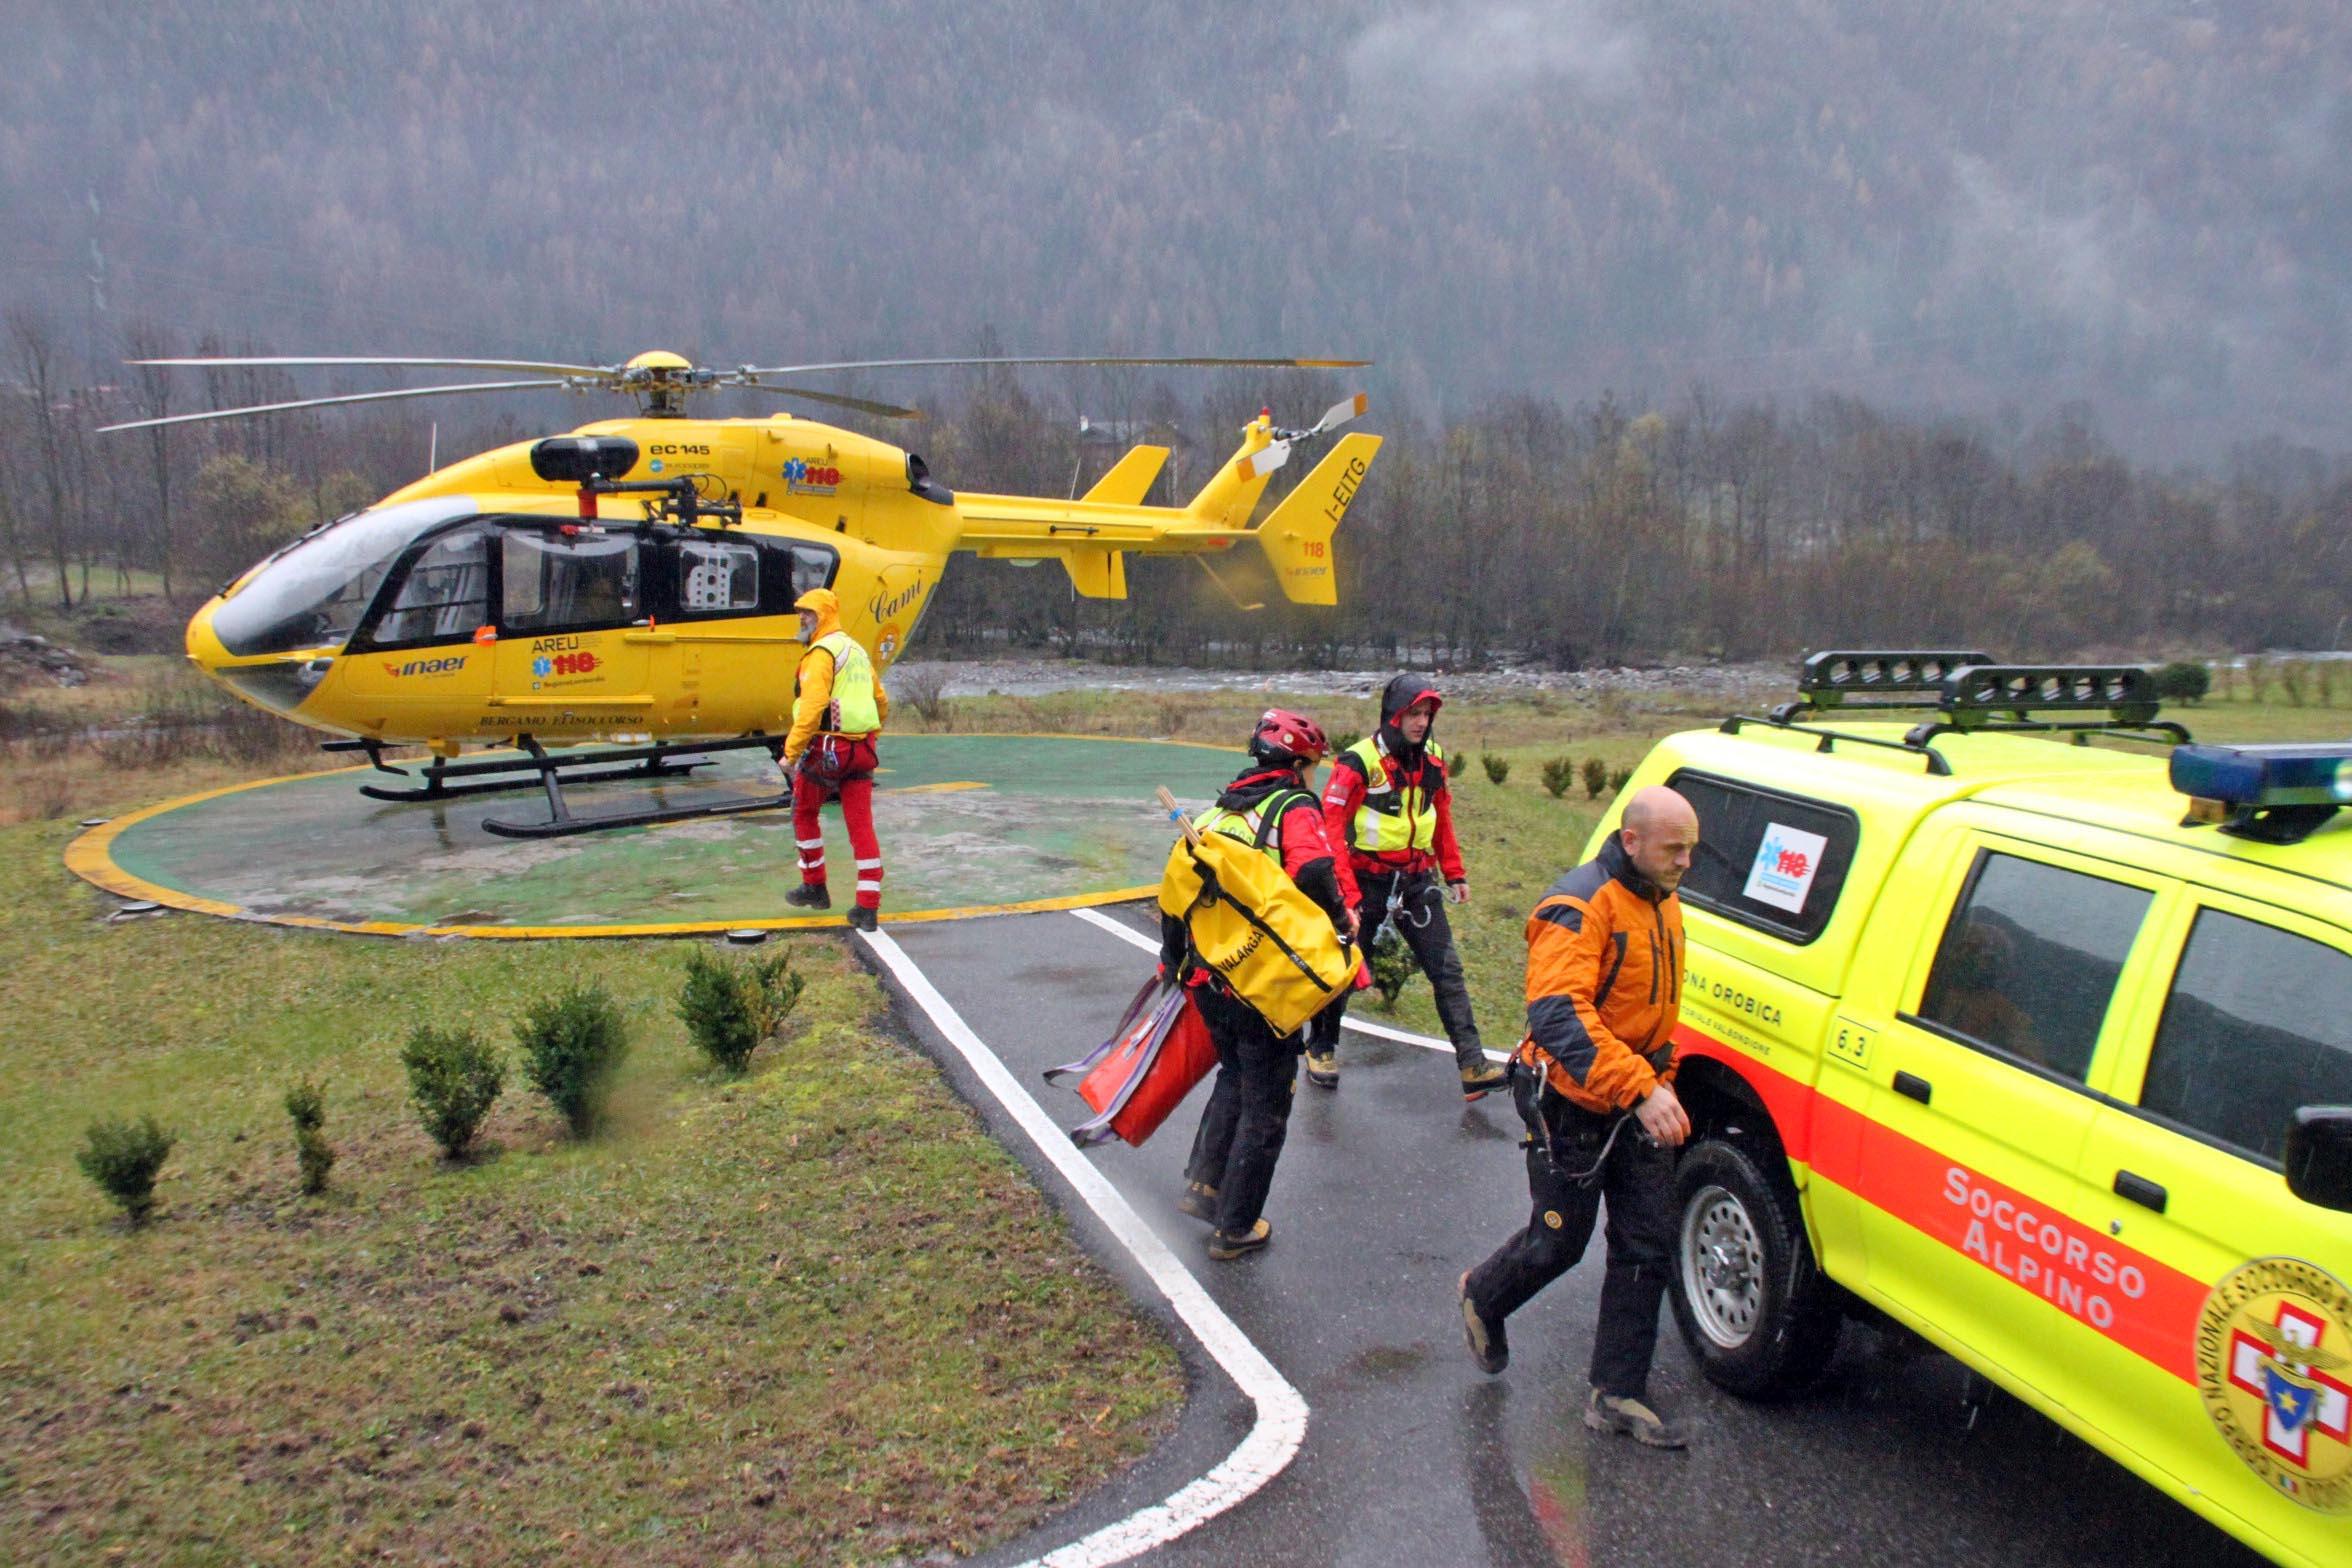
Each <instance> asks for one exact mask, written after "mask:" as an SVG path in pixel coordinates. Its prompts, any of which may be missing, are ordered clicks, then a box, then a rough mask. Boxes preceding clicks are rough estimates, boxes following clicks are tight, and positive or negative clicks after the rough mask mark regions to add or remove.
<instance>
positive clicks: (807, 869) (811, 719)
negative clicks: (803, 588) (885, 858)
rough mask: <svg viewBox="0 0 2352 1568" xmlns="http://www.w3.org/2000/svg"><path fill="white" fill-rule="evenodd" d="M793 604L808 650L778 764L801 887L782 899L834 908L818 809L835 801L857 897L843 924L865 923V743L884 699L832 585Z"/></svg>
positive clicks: (871, 915) (868, 852)
mask: <svg viewBox="0 0 2352 1568" xmlns="http://www.w3.org/2000/svg"><path fill="white" fill-rule="evenodd" d="M792 607H793V608H794V609H795V610H798V611H799V612H800V632H801V635H802V636H803V637H805V638H806V639H807V640H808V650H807V651H806V652H805V653H803V654H802V655H801V656H800V668H799V669H798V670H797V671H795V672H794V674H793V677H792V731H791V733H790V734H789V735H787V736H786V737H785V739H784V768H785V771H786V774H787V775H788V776H790V777H791V778H792V838H793V842H794V843H795V844H796V845H797V846H798V847H799V849H800V886H798V887H796V888H794V889H793V890H792V891H791V892H789V893H787V894H785V895H784V902H785V903H787V904H791V905H793V906H794V907H795V908H799V909H830V908H832V907H833V895H832V893H831V892H830V890H828V889H827V887H826V885H825V834H824V830H823V829H822V828H821V827H820V826H819V825H818V822H817V808H818V807H819V806H822V805H823V804H824V803H825V802H826V801H827V800H839V801H840V802H841V820H842V824H843V825H844V826H846V827H847V828H848V829H849V849H850V853H851V854H852V855H854V856H855V857H856V858H857V896H856V898H855V899H854V900H853V901H852V903H851V905H850V910H849V923H850V924H851V925H853V926H855V927H857V929H859V930H860V931H871V930H873V929H874V922H875V919H876V917H877V916H878V915H879V913H880V912H881V909H882V845H881V843H880V841H879V840H877V839H876V838H875V837H874V765H875V758H874V742H875V740H876V739H878V738H879V737H880V735H881V733H882V722H883V720H885V719H887V718H888V717H889V716H890V697H889V694H888V693H886V692H885V691H883V689H882V682H881V681H880V680H879V679H878V678H877V677H876V676H875V674H874V661H873V660H872V659H871V658H869V657H867V655H866V650H865V649H864V648H863V647H861V646H860V645H859V644H858V642H857V640H856V639H855V638H853V637H851V636H850V635H849V633H847V632H845V631H843V630H842V629H841V601H840V600H839V599H837V598H835V597H834V595H833V591H832V590H831V589H829V588H811V589H810V590H809V591H808V592H807V593H804V594H802V595H801V596H800V597H799V598H798V599H796V600H794V601H793V605H792ZM795 767H797V769H798V772H797V773H794V771H793V770H794V769H795Z"/></svg>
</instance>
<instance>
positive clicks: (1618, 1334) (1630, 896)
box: [1461, 786, 1699, 1448]
mask: <svg viewBox="0 0 2352 1568" xmlns="http://www.w3.org/2000/svg"><path fill="white" fill-rule="evenodd" d="M1698 842H1699V819H1698V814H1697V813H1696V812H1694V811H1693V810H1692V809H1691V805H1690V802H1689V801H1687V800H1685V799H1683V797H1682V796H1681V795H1679V794H1677V793H1675V792H1674V791H1673V790H1670V789H1665V788H1661V787H1656V786H1653V787H1651V788H1649V789H1645V790H1642V791H1640V792H1639V793H1638V794H1636V795H1635V796H1634V797H1633V799H1631V800H1630V801H1628V802H1626V805H1625V816H1624V819H1623V825H1622V826H1621V827H1620V828H1619V829H1618V831H1617V832H1616V833H1614V834H1612V835H1610V837H1609V840H1608V842H1607V843H1605V844H1603V845H1602V846H1601V852H1600V854H1598V855H1597V856H1595V857H1594V858H1593V859H1591V860H1589V861H1587V862H1585V863H1584V864H1583V865H1581V866H1578V867H1577V868H1576V869H1575V870H1573V871H1570V872H1569V873H1568V874H1567V875H1565V876H1563V877H1562V878H1560V880H1559V881H1557V882H1555V883H1553V884H1552V886H1551V888H1550V890H1549V891H1547V892H1546V893H1545V894H1544V896H1543V898H1542V899H1541V900H1540V901H1539V902H1538V903H1537V904H1536V906H1535V913H1534V914H1532V915H1530V916H1529V917H1528V920H1527V1038H1526V1039H1525V1040H1523V1041H1521V1042H1520V1045H1519V1049H1518V1050H1517V1052H1515V1053H1514V1054H1513V1055H1512V1058H1511V1098H1512V1099H1513V1101H1514V1102H1516V1104H1517V1106H1518V1109H1519V1114H1520V1116H1521V1118H1522V1119H1524V1120H1525V1121H1526V1123H1527V1130H1528V1136H1527V1140H1526V1147H1527V1189H1528V1192H1529V1193H1530V1195H1531V1196H1532V1197H1533V1198H1534V1200H1535V1209H1534V1213H1533V1214H1532V1215H1530V1216H1529V1218H1528V1221H1527V1228H1526V1229H1525V1230H1523V1231H1521V1232H1520V1233H1519V1234H1518V1235H1516V1236H1514V1237H1512V1238H1511V1239H1510V1240H1509V1241H1507V1242H1505V1243H1503V1245H1502V1247H1501V1248H1500V1249H1499V1250H1497V1251H1496V1253H1495V1254H1494V1256H1492V1257H1490V1258H1488V1259H1487V1260H1486V1261H1485V1262H1484V1263H1481V1264H1480V1265H1478V1267H1476V1268H1474V1269H1472V1270H1470V1271H1469V1272H1468V1273H1466V1274H1464V1275H1463V1276H1462V1280H1461V1291H1462V1327H1463V1331H1464V1333H1465V1334H1466V1335H1467V1336H1468V1338H1469V1341H1470V1354H1471V1356H1472V1357H1473V1358H1474V1359H1475V1360H1476V1361H1477V1362H1478V1365H1479V1368H1480V1370H1482V1371H1485V1372H1489V1373H1494V1372H1500V1371H1502V1370H1503V1367H1504V1366H1505V1365H1506V1364H1507V1363H1508V1362H1509V1360H1510V1355H1511V1352H1510V1347H1509V1345H1508V1344H1507V1343H1506V1342H1505V1340H1504V1337H1503V1320H1504V1319H1505V1318H1508V1317H1509V1316H1510V1315H1511V1314H1512V1313H1513V1312H1515V1311H1517V1310H1518V1309H1519V1308H1520V1306H1521V1305H1523V1304H1524V1303H1525V1302H1526V1301H1527V1299H1528V1298H1529V1297H1531V1296H1533V1295H1534V1294H1535V1293H1536V1292H1537V1291H1539V1290H1541V1289H1543V1287H1544V1286H1546V1285H1548V1284H1550V1283H1551V1282H1552V1281H1553V1280H1555V1279H1558V1278H1559V1277H1560V1276H1561V1275H1562V1274H1565V1273H1567V1272H1568V1270H1569V1269H1571V1268H1572V1267H1574V1266H1575V1264H1576V1260H1577V1259H1578V1258H1580V1257H1582V1256H1583V1255H1584V1248H1585V1243H1586V1242H1587V1241H1589V1240H1591V1238H1592V1230H1593V1221H1594V1218H1595V1216H1596V1215H1597V1214H1598V1212H1599V1210H1600V1207H1601V1202H1602V1199H1603V1198H1604V1197H1606V1198H1607V1200H1608V1205H1609V1230H1608V1244H1609V1262H1608V1272H1607V1273H1606V1274H1605V1275H1604V1276H1603V1278H1602V1281H1601V1318H1600V1326H1599V1328H1598V1330H1597V1331H1596V1332H1595V1334H1594V1336H1593V1353H1592V1396H1591V1399H1590V1400H1589V1402H1588V1403H1587V1404H1586V1406H1585V1412H1584V1424H1585V1425H1586V1426H1589V1427H1591V1428H1593V1429H1594V1430H1596V1431H1602V1432H1623V1433H1626V1434H1627V1435H1628V1436H1630V1437H1633V1438H1634V1439H1636V1440H1637V1441H1639V1442H1643V1443H1647V1444H1649V1445H1650V1446H1651V1447H1653V1448H1680V1447H1682V1446H1683V1444H1684V1442H1685V1441H1686V1438H1685V1435H1684V1433H1683V1430H1682V1427H1681V1425H1680V1424H1679V1423H1677V1422H1673V1421H1668V1420H1665V1419H1664V1418H1662V1417H1660V1416H1659V1415H1658V1413H1657V1412H1656V1411H1655V1410H1652V1409H1651V1408H1650V1407H1649V1406H1648V1405H1647V1404H1645V1403H1643V1400H1642V1396H1643V1391H1644V1389H1645V1388H1646V1386H1647V1385H1648V1383H1649V1377H1650V1359H1651V1357H1652V1355H1653V1354H1654V1353H1655V1352H1656V1350H1657V1346H1658V1304H1659V1302H1660V1301H1661V1300H1663V1299H1664V1296H1665V1291H1666V1273H1667V1269H1668V1267H1669V1262H1668V1259H1669V1253H1670V1242H1671V1239H1672V1233H1673V1220H1672V1217H1671V1212H1670V1211H1671V1204H1670V1200H1669V1193H1668V1184H1669V1182H1670V1181H1671V1179H1672V1176H1673V1170H1674V1155H1673V1150H1674V1149H1675V1148H1676V1147H1677V1146H1678V1145H1680V1144H1681V1143H1682V1141H1683V1140H1684V1139H1685V1138H1688V1137H1689V1136H1690V1118H1689V1117H1688V1116H1687V1115H1685V1114H1684V1112H1683V1108H1682V1102H1681V1101H1680V1100H1678V1099H1677V1098H1675V1094H1674V1066H1675V1050H1674V1024H1675V1018H1676V1016H1677V1014H1678V1013H1679V1012H1680V1010H1681V1004H1682V903H1681V900H1680V899H1678V898H1676V896H1675V891H1674V890H1675V889H1676V888H1677V887H1679V886H1680V885H1681V883H1682V878H1683V874H1684V873H1685V872H1687V871H1688V870H1690V863H1691V851H1692V850H1693V849H1695V848H1697V847H1698Z"/></svg>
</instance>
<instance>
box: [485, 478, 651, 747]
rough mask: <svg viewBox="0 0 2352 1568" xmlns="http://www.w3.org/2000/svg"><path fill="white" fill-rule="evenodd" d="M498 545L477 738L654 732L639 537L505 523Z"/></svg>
mask: <svg viewBox="0 0 2352 1568" xmlns="http://www.w3.org/2000/svg"><path fill="white" fill-rule="evenodd" d="M497 546H498V567H499V570H498V589H499V605H498V619H497V626H498V636H497V642H496V643H495V644H494V645H493V654H494V657H493V659H492V661H491V662H492V665H493V672H494V673H493V675H492V680H491V684H492V691H491V696H490V702H489V708H488V711H487V712H486V713H485V714H484V715H483V724H482V729H481V734H482V735H483V736H484V737H485V738H488V737H493V736H495V737H501V738H506V737H512V736H514V735H518V734H531V735H537V736H540V737H542V738H546V739H561V738H565V737H572V736H576V737H586V736H589V735H612V734H628V733H634V732H640V731H651V730H652V729H653V728H654V722H653V719H654V711H653V710H654V706H655V702H654V693H653V691H652V681H651V678H650V677H651V674H652V670H651V663H652V660H651V646H650V643H649V641H648V640H647V639H646V638H645V637H644V636H643V635H642V629H644V628H646V626H647V624H648V618H649V617H648V611H647V608H646V605H647V583H646V571H645V553H646V550H645V543H644V541H643V539H642V538H641V537H640V536H639V535H638V534H637V532H636V531H634V530H627V529H612V530H606V529H601V528H595V527H592V526H581V525H578V524H570V523H562V522H558V521H554V520H542V519H538V518H507V519H504V520H503V521H502V522H501V523H500V525H499V527H498V531H497ZM633 633H636V635H633Z"/></svg>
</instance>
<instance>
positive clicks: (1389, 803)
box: [1347, 732, 1445, 855]
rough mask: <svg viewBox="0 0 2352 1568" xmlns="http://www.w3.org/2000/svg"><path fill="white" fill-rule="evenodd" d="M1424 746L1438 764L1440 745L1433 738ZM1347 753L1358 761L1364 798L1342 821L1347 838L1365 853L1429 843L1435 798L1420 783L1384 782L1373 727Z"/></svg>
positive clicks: (1434, 833)
mask: <svg viewBox="0 0 2352 1568" xmlns="http://www.w3.org/2000/svg"><path fill="white" fill-rule="evenodd" d="M1427 749H1428V753H1429V760H1430V761H1431V762H1434V763H1436V764H1437V765H1438V766H1439V767H1440V768H1443V767H1444V766H1445V748H1444V747H1442V746H1440V745H1438V743H1437V742H1436V741H1434V740H1433V741H1431V742H1429V744H1428V748H1427ZM1347 754H1348V755H1349V756H1351V757H1355V758H1357V759H1358V760H1360V761H1361V762H1362V763H1363V764H1364V803H1363V804H1362V805H1360V806H1358V807H1357V808H1356V818H1355V820H1354V821H1353V822H1350V823H1349V824H1348V842H1349V843H1350V844H1352V845H1354V846H1355V847H1356V848H1358V849H1360V850H1363V851H1364V852H1365V853H1367V854H1387V855H1393V854H1397V853H1399V852H1401V851H1403V850H1408V849H1418V850H1424V851H1426V850H1430V849H1434V848H1435V847H1436V845H1437V802H1436V801H1435V800H1433V799H1431V798H1430V793H1429V790H1428V788H1427V787H1426V785H1398V784H1395V783H1392V782H1390V780H1389V777H1388V769H1387V767H1386V766H1385V765H1384V764H1383V760H1382V759H1383V758H1384V757H1385V756H1386V752H1385V751H1384V749H1383V748H1382V746H1381V744H1380V736H1379V734H1378V732H1374V733H1373V734H1370V735H1367V736H1365V737H1364V738H1363V739H1362V740H1360V741H1358V742H1356V743H1355V744H1354V745H1353V746H1350V747H1349V748H1348V749H1347ZM1421 776H1422V778H1423V779H1424V780H1426V779H1427V778H1428V777H1429V775H1428V772H1427V771H1426V770H1424V771H1423V773H1422V775H1421Z"/></svg>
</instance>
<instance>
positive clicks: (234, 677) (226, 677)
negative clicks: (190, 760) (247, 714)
mask: <svg viewBox="0 0 2352 1568" xmlns="http://www.w3.org/2000/svg"><path fill="white" fill-rule="evenodd" d="M220 604H221V601H220V600H218V599H215V600H213V601H212V602H211V603H210V604H207V605H206V606H205V607H204V608H203V609H201V610H198V611H197V612H196V614H195V615H194V617H192V618H191V619H190V620H189V622H188V633H187V647H188V662H189V663H191V664H193V665H195V666H196V668H198V669H199V670H202V671H203V672H204V673H205V674H206V675H208V676H210V677H211V678H212V679H214V680H216V681H218V682H220V683H221V684H222V685H223V686H226V687H227V688H228V689H229V690H230V691H232V692H234V693H236V695H238V696H239V697H242V698H244V699H245V700H246V701H247V702H250V703H252V704H253V705H254V706H255V707H257V708H266V709H268V710H269V711H270V712H272V713H279V714H285V715H288V716H291V715H292V714H293V712H294V710H295V709H297V708H299V707H301V706H302V704H303V703H304V702H305V701H306V700H307V699H308V698H309V696H310V694H311V693H312V692H314V691H316V690H317V689H318V685H319V682H320V681H321V680H323V679H325V677H326V674H327V671H329V670H330V669H332V668H334V662H335V661H334V660H332V659H265V660H260V661H247V662H244V663H239V662H237V659H236V657H235V655H233V654H231V653H230V652H229V650H228V648H227V647H226V646H225V645H224V644H223V643H222V642H221V639H220V634H219V633H218V632H216V631H214V630H213V626H212V614H213V611H215V610H216V609H218V608H219V607H220Z"/></svg>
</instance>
